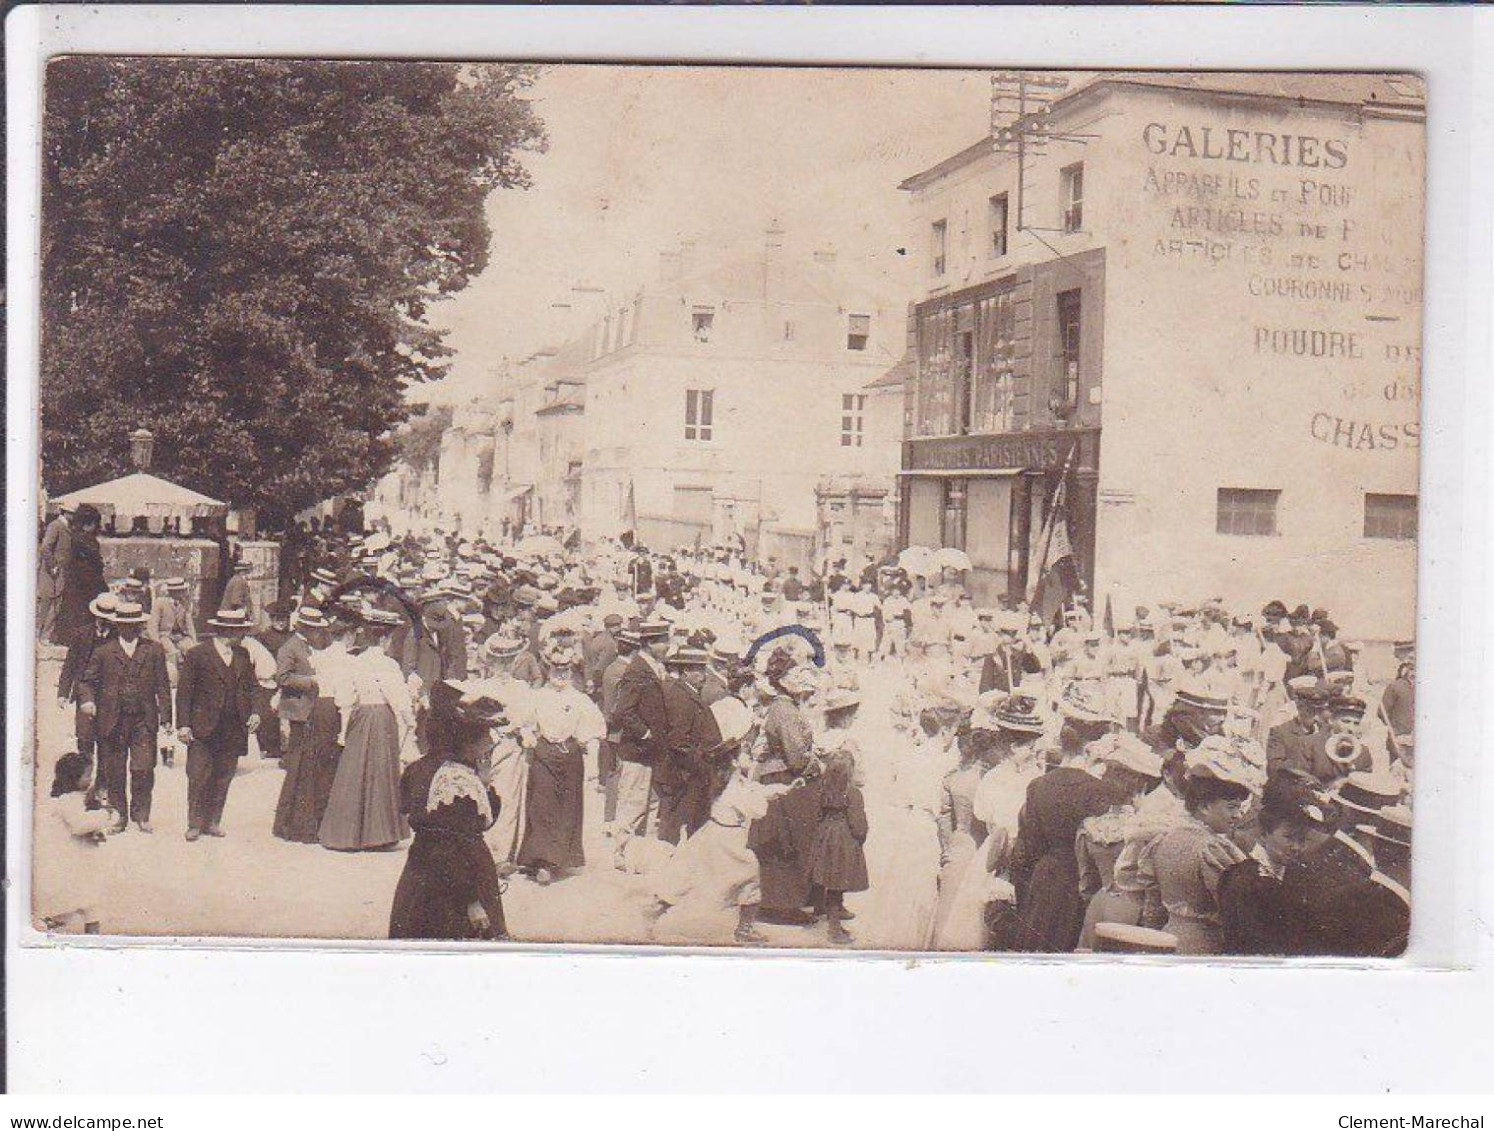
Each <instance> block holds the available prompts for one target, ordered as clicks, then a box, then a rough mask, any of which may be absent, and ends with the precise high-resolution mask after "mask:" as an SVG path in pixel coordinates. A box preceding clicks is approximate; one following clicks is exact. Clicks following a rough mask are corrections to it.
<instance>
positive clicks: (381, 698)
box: [318, 609, 415, 852]
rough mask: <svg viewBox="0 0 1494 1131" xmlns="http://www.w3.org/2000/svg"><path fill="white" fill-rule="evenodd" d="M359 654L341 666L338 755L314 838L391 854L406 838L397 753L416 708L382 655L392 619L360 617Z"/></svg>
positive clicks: (395, 621)
mask: <svg viewBox="0 0 1494 1131" xmlns="http://www.w3.org/2000/svg"><path fill="white" fill-rule="evenodd" d="M363 617H364V629H363V631H362V632H361V633H360V636H359V643H360V644H362V645H363V648H362V650H361V651H360V652H358V653H357V655H355V656H353V657H352V658H351V659H350V660H349V663H348V671H347V676H348V685H349V696H348V698H349V700H350V703H349V706H348V709H347V711H346V713H345V714H344V716H343V741H342V756H341V757H340V758H339V759H338V762H337V773H336V776H335V777H334V778H333V780H332V790H331V795H330V797H329V799H328V802H327V811H326V813H325V814H324V815H323V816H322V823H321V828H320V830H319V833H318V839H319V840H320V841H321V843H322V847H323V848H331V849H336V850H338V851H343V852H358V851H362V850H365V849H380V848H393V847H395V846H396V845H398V844H399V842H400V841H401V840H403V839H404V838H405V837H407V836H409V834H410V830H409V825H408V824H407V823H406V822H405V819H404V818H403V817H402V816H401V815H400V811H399V773H400V750H401V749H404V748H405V747H406V745H407V744H408V743H409V742H410V740H411V736H412V735H413V732H414V729H415V704H414V702H413V701H412V700H411V698H410V688H409V685H408V684H407V683H406V682H405V676H404V673H403V672H402V671H401V670H400V666H399V661H397V660H396V659H395V658H394V657H393V656H391V655H390V654H389V652H388V651H387V650H386V649H387V646H388V642H389V639H390V637H391V635H392V634H393V632H394V630H395V629H396V628H398V627H399V625H400V617H399V615H398V614H396V613H386V612H383V611H381V610H379V609H369V610H367V611H365V612H364V614H363Z"/></svg>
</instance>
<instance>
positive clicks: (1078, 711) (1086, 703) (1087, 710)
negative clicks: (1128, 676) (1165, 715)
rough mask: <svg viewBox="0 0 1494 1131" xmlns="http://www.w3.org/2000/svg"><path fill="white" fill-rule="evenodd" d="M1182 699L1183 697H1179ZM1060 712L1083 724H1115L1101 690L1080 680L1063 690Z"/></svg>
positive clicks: (1059, 704)
mask: <svg viewBox="0 0 1494 1131" xmlns="http://www.w3.org/2000/svg"><path fill="white" fill-rule="evenodd" d="M1179 698H1181V696H1179ZM1058 706H1059V710H1061V711H1062V712H1063V713H1064V715H1065V716H1067V717H1068V718H1071V719H1077V720H1078V721H1079V722H1082V723H1113V722H1115V721H1116V718H1115V711H1114V709H1113V708H1112V707H1111V706H1110V705H1109V704H1107V703H1105V701H1104V700H1103V699H1102V698H1101V696H1100V693H1099V689H1098V688H1096V687H1094V686H1092V685H1090V684H1088V683H1081V682H1079V681H1078V680H1075V681H1074V682H1072V683H1070V684H1069V685H1068V686H1067V687H1065V688H1064V689H1063V694H1062V695H1061V696H1060V697H1059V700H1058Z"/></svg>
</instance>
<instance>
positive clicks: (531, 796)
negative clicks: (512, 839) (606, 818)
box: [516, 739, 586, 868]
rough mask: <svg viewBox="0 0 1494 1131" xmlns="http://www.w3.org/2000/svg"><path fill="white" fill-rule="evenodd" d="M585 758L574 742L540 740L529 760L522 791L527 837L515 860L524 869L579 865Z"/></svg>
mask: <svg viewBox="0 0 1494 1131" xmlns="http://www.w3.org/2000/svg"><path fill="white" fill-rule="evenodd" d="M585 787H586V758H585V755H583V754H582V752H581V748H580V747H579V746H578V745H577V744H576V743H575V742H566V743H554V742H546V741H545V740H544V739H541V740H540V741H539V743H538V744H537V745H536V746H535V748H534V752H533V754H532V755H531V761H530V763H529V784H528V787H527V788H526V790H525V793H524V837H523V839H522V840H521V841H520V842H519V854H518V856H517V857H516V861H517V863H518V865H519V866H520V867H521V868H579V867H581V866H582V865H583V864H585V863H586V852H585V850H584V849H583V848H582V843H581V816H582V807H583V805H584V803H585V794H584V790H585Z"/></svg>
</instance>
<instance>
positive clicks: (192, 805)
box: [176, 608, 260, 840]
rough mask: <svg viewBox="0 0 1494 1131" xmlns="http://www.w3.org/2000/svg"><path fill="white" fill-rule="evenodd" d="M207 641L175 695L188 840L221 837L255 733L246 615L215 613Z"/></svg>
mask: <svg viewBox="0 0 1494 1131" xmlns="http://www.w3.org/2000/svg"><path fill="white" fill-rule="evenodd" d="M207 624H208V629H209V631H210V632H211V634H212V635H211V636H210V637H209V638H208V639H207V640H206V641H204V642H203V643H201V644H199V645H197V646H196V647H195V648H193V649H192V650H191V651H190V652H188V653H187V655H186V657H185V658H184V659H183V660H182V670H181V680H180V682H179V683H178V684H177V689H176V718H177V722H178V723H179V727H178V731H177V734H178V736H179V737H180V738H181V740H182V741H183V742H185V743H186V744H187V839H188V840H196V839H197V838H198V837H200V836H202V835H203V834H204V833H205V834H207V835H208V836H214V837H219V836H222V835H224V834H223V828H222V821H223V807H224V805H225V804H226V803H227V801H228V787H229V786H230V785H231V784H232V783H233V775H234V771H235V770H236V769H237V768H238V764H239V759H240V758H241V757H243V756H244V755H245V754H246V753H248V750H249V736H250V735H251V734H252V733H254V732H255V731H256V730H258V729H259V722H260V718H259V715H258V713H257V712H256V710H255V700H256V698H257V694H256V693H257V691H258V684H257V682H256V680H255V678H254V669H253V666H252V664H251V663H250V660H249V654H248V653H247V652H245V651H244V649H243V648H242V647H241V646H240V645H239V641H240V640H241V639H242V638H243V637H244V635H245V634H246V633H247V632H248V631H249V629H250V627H251V626H250V621H249V612H248V610H247V609H242V608H223V609H219V610H218V613H217V615H216V616H213V617H209V618H208V622H207Z"/></svg>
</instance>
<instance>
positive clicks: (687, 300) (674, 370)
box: [580, 231, 905, 565]
mask: <svg viewBox="0 0 1494 1131" xmlns="http://www.w3.org/2000/svg"><path fill="white" fill-rule="evenodd" d="M609 306H610V307H611V310H610V313H608V314H607V315H606V316H604V317H603V319H602V320H601V322H600V323H599V325H598V326H597V327H596V329H595V331H594V333H593V334H592V335H591V336H590V338H589V339H588V340H589V342H590V345H591V351H592V356H591V359H590V361H589V363H588V364H587V365H586V366H585V387H586V402H585V412H584V414H583V417H582V419H583V421H584V425H583V434H584V437H585V440H584V453H583V458H582V464H581V494H580V516H581V522H580V526H581V531H582V535H583V537H584V538H585V539H587V540H594V539H596V538H600V537H605V536H610V537H617V536H619V535H621V534H622V533H623V532H625V531H628V530H633V531H635V532H636V535H637V537H638V538H639V539H640V540H641V541H643V542H644V543H645V544H647V545H649V546H650V547H658V548H667V547H674V546H683V545H693V544H701V545H713V544H727V543H731V542H734V541H740V542H741V543H742V544H744V545H745V546H746V548H747V550H748V552H749V553H753V554H756V555H757V556H759V557H761V558H764V559H766V558H768V557H777V558H779V559H781V560H782V561H784V562H785V563H787V562H795V563H799V564H806V565H807V564H809V563H811V562H814V561H821V560H824V559H825V558H826V556H829V557H830V558H831V560H833V558H835V557H840V556H846V557H848V558H866V557H872V556H879V555H880V554H881V553H883V552H885V551H886V550H887V549H888V548H890V547H891V545H892V542H893V539H894V537H895V526H894V524H893V522H892V521H891V520H890V515H891V513H892V512H891V510H890V509H889V504H888V502H887V500H888V499H889V497H890V496H891V495H892V493H893V490H894V484H895V482H896V472H897V466H898V451H897V436H898V431H897V430H896V429H895V428H893V429H889V430H888V431H887V432H886V434H885V435H876V434H874V433H873V432H872V431H871V430H870V428H869V426H870V425H871V424H873V423H875V422H877V421H882V420H886V419H889V417H888V414H887V413H885V412H883V413H881V414H879V415H875V416H874V415H872V413H871V409H872V407H873V406H874V404H875V403H876V402H878V401H879V400H884V401H885V400H886V396H887V395H886V394H885V393H882V394H880V396H879V394H878V393H877V392H876V391H874V390H868V389H867V388H866V386H867V385H868V384H869V383H871V382H872V381H873V380H875V379H876V378H878V377H880V376H881V375H883V374H885V373H886V372H887V371H888V370H889V369H890V368H891V367H892V366H893V365H894V363H895V362H896V361H897V359H898V357H899V356H900V354H901V353H902V348H903V338H904V333H905V330H904V320H905V314H904V311H903V310H902V309H901V308H900V307H898V306H896V305H895V304H894V303H893V302H891V301H890V300H888V299H886V298H883V297H881V296H879V295H878V294H876V293H875V291H874V290H873V289H871V288H869V287H867V286H864V285H860V284H858V283H856V282H855V281H853V280H851V279H849V278H848V277H847V274H846V272H845V271H844V270H843V268H842V267H841V265H839V264H838V263H837V262H836V258H835V257H834V256H833V255H832V254H829V253H824V252H822V253H819V254H816V255H814V256H813V257H805V258H802V259H800V258H795V257H791V256H790V255H789V254H788V253H786V252H785V250H784V247H783V244H782V233H781V232H777V231H770V232H769V233H768V234H767V238H766V240H765V242H764V246H763V250H762V252H761V253H760V254H757V255H749V256H746V257H743V258H740V259H735V260H718V261H715V262H711V263H709V264H707V265H705V266H704V267H703V268H700V269H697V268H696V267H695V265H694V264H693V262H692V261H691V249H689V248H688V247H687V248H686V249H685V250H684V252H683V253H681V254H670V255H666V256H664V257H663V262H662V264H661V271H660V277H659V279H658V280H657V281H655V282H653V283H650V284H649V285H647V286H645V287H643V288H642V289H640V291H638V292H637V293H636V294H634V295H632V296H630V297H629V298H627V299H625V300H622V301H617V302H614V303H611V304H609ZM893 419H894V420H895V418H893ZM853 512H854V513H853ZM873 514H874V515H875V521H872V520H871V519H870V518H868V515H873ZM853 519H854V520H853Z"/></svg>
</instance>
